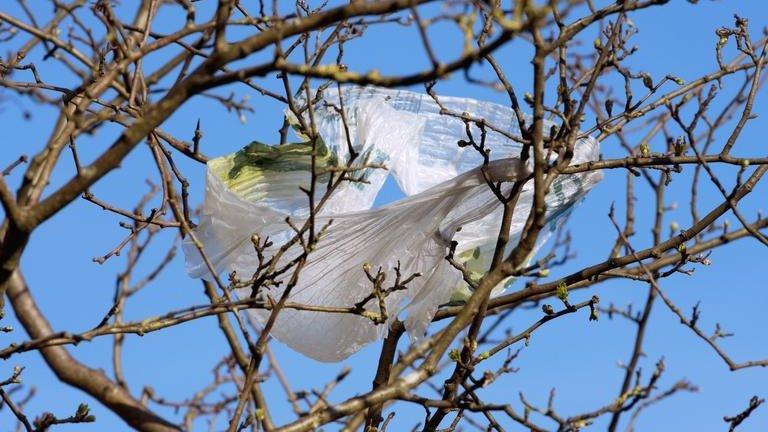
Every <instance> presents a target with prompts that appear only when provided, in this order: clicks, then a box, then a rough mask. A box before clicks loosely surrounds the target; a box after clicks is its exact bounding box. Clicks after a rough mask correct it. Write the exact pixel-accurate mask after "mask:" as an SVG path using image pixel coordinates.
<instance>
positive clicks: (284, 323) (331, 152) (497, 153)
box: [184, 87, 602, 361]
mask: <svg viewBox="0 0 768 432" xmlns="http://www.w3.org/2000/svg"><path fill="white" fill-rule="evenodd" d="M342 97H343V99H344V107H345V112H346V114H347V124H348V127H349V136H350V139H351V140H352V145H353V147H354V149H355V151H356V152H358V153H360V154H361V156H360V157H359V158H358V161H359V160H367V161H368V162H378V163H383V164H385V165H386V166H387V167H388V168H389V169H390V171H389V172H391V173H392V174H393V175H394V177H395V179H396V180H397V182H398V185H399V186H400V188H401V190H402V191H403V192H404V193H405V194H406V195H407V197H406V198H404V199H402V200H400V201H397V202H395V203H392V204H390V205H387V206H384V207H381V208H378V209H373V210H371V209H370V208H371V206H372V205H373V202H374V200H375V198H376V195H377V194H378V192H379V190H380V188H381V186H382V185H383V184H384V181H385V179H386V176H387V175H388V172H387V171H386V170H384V169H374V168H368V169H366V170H365V171H364V172H362V173H361V174H359V175H362V176H363V177H364V178H365V179H366V180H367V181H368V183H366V184H364V183H359V182H354V183H353V182H345V183H342V184H341V185H340V186H339V188H337V189H336V190H335V191H334V192H333V194H332V196H331V198H330V199H329V200H328V202H327V203H326V204H325V206H324V207H323V208H322V210H321V211H320V213H319V215H318V216H317V217H316V225H317V226H318V227H319V226H323V225H325V224H326V223H327V222H328V221H329V220H330V219H333V222H332V223H331V225H330V227H329V229H328V230H327V232H326V233H325V234H324V235H323V236H322V237H321V238H320V240H319V242H318V245H317V247H316V249H315V250H314V251H312V253H310V254H309V258H308V260H307V263H306V265H305V266H304V268H303V269H302V271H301V273H300V276H299V282H298V284H297V285H296V286H295V287H294V288H293V290H292V291H291V294H290V297H289V299H290V301H292V302H295V303H300V304H305V305H311V306H327V307H351V306H353V305H355V304H356V303H357V302H359V301H360V300H361V299H363V298H365V297H367V296H368V295H369V294H371V291H372V285H371V282H370V281H369V280H368V279H367V276H366V275H365V273H364V271H363V265H365V264H367V265H370V266H371V267H372V268H374V269H377V268H378V267H381V268H382V270H383V271H384V272H385V273H386V275H387V280H386V282H385V283H384V286H385V287H389V286H391V285H392V283H393V281H394V278H395V271H394V268H395V267H396V265H397V263H398V262H400V265H401V268H400V271H401V274H402V275H403V276H404V277H405V276H409V275H411V274H413V273H417V272H418V273H421V275H422V276H421V277H418V278H416V279H414V280H413V281H411V282H410V283H409V284H408V288H407V290H403V291H396V292H393V293H391V294H390V295H389V296H388V297H387V298H386V306H387V312H388V316H389V320H390V321H391V320H393V319H395V318H397V317H398V316H400V317H403V316H404V317H405V325H406V329H407V330H408V332H409V334H410V335H411V337H416V338H418V337H420V336H422V335H423V334H424V333H425V331H426V329H427V326H428V324H429V323H430V322H431V320H432V317H433V316H434V314H435V312H436V310H437V308H438V306H439V305H441V304H444V303H446V302H447V301H448V300H449V299H450V298H451V294H452V293H453V292H454V291H456V290H457V289H459V288H462V287H463V286H464V285H465V284H464V282H463V280H462V277H461V274H460V272H459V271H457V270H456V269H454V268H453V267H452V266H451V265H450V264H449V263H448V262H447V261H446V260H445V256H446V252H447V247H448V245H449V244H450V242H451V241H452V240H455V241H457V242H458V247H457V249H456V253H457V258H458V259H459V260H461V261H463V262H464V264H465V265H466V266H467V267H468V268H469V269H470V270H472V271H474V272H477V273H478V275H481V274H482V273H483V272H485V271H486V270H487V268H488V267H489V265H490V259H491V255H492V253H493V248H494V245H495V242H496V238H497V236H498V230H499V224H500V220H501V206H500V204H499V202H498V200H497V198H496V197H495V196H494V195H493V193H492V192H491V190H490V189H489V188H488V186H487V185H486V184H485V180H484V179H483V176H482V173H481V171H480V166H479V165H480V164H481V162H482V159H481V158H480V157H479V155H478V154H477V152H476V151H475V150H474V149H472V148H467V147H459V146H458V145H456V143H457V141H458V140H461V139H466V132H465V125H464V123H463V122H462V121H461V120H458V119H456V118H453V117H450V116H446V115H441V114H440V107H439V106H438V105H437V104H436V103H435V102H434V101H433V100H432V98H431V97H429V96H428V95H423V94H417V93H412V92H406V91H399V90H387V89H379V88H370V87H367V88H360V87H346V88H343V89H342ZM440 102H441V103H442V104H443V105H444V106H446V107H447V108H448V109H450V110H452V111H458V112H468V113H470V114H471V115H473V116H476V117H482V118H485V119H486V121H487V122H488V123H490V124H493V125H494V126H496V127H500V128H504V129H505V130H507V131H508V132H509V133H511V134H513V135H519V129H518V126H517V125H518V122H517V120H516V118H515V114H514V112H513V111H512V110H511V109H509V108H505V107H502V106H500V105H496V104H491V103H484V102H478V101H474V100H471V99H460V98H449V97H441V98H440ZM299 103H301V101H299ZM338 106H340V105H339V94H338V93H337V92H336V91H330V90H329V91H327V92H326V93H325V94H324V95H323V97H322V100H321V101H320V102H319V103H316V104H315V105H314V108H315V109H314V112H315V122H316V124H317V128H318V132H319V134H320V136H321V138H322V142H321V143H318V159H317V160H318V165H319V169H322V168H323V167H328V166H342V165H344V164H345V162H346V160H347V158H348V149H347V141H346V139H347V138H346V132H345V129H344V125H343V123H342V121H341V117H340V115H339V114H338V112H337V111H336V108H335V107H338ZM287 115H289V118H290V114H287ZM293 120H294V121H296V119H295V118H294V119H293ZM547 126H548V125H547ZM485 144H486V146H487V147H488V148H489V149H490V150H491V153H490V157H491V159H492V161H491V164H490V165H489V166H488V167H487V172H488V173H490V175H491V176H492V177H493V178H494V179H497V180H514V179H516V178H520V177H522V176H524V175H525V174H526V173H527V172H528V171H527V169H528V168H527V167H526V166H524V165H523V164H522V163H521V162H520V160H519V159H518V157H519V154H520V151H521V145H520V144H519V143H517V142H514V141H512V140H510V139H508V138H507V137H505V136H503V135H502V134H499V133H496V132H493V131H491V130H488V133H487V137H486V141H485ZM309 149H311V147H309V144H291V145H288V146H285V145H284V146H275V147H268V146H264V145H262V144H258V143H254V144H251V145H250V146H248V147H246V148H244V149H243V150H241V151H240V152H237V153H235V154H233V155H229V156H225V157H222V158H218V159H214V160H212V161H210V162H209V163H208V167H209V169H208V173H207V182H206V196H205V202H204V205H203V212H202V216H201V220H200V224H199V226H198V227H197V228H196V230H195V233H196V236H197V237H198V239H199V240H200V241H201V242H202V244H203V247H204V250H205V252H206V255H207V256H208V258H209V259H210V260H211V263H212V264H213V266H214V268H215V271H216V272H217V273H221V272H223V271H235V272H237V275H238V276H239V277H240V278H249V277H250V276H251V275H252V274H253V273H254V272H255V271H256V269H257V264H258V261H257V256H256V252H255V250H254V247H253V245H252V243H251V241H250V238H251V236H252V235H253V234H258V235H259V236H260V237H261V238H265V237H267V236H268V237H269V238H270V239H271V240H272V242H273V243H274V245H273V246H272V247H271V248H269V249H268V250H267V251H266V255H267V256H270V255H271V254H272V253H274V252H275V251H276V250H277V249H278V248H279V247H280V246H281V245H282V244H284V243H285V241H287V240H288V239H289V238H291V237H292V235H293V231H292V230H291V229H290V228H289V227H288V225H287V224H286V223H285V218H286V217H290V218H291V220H292V221H293V222H294V223H295V224H296V225H297V226H300V225H301V224H302V223H303V221H304V219H305V218H306V217H307V215H308V211H309V208H308V200H307V197H306V195H305V194H304V193H303V192H301V191H300V190H299V187H300V186H301V187H305V188H306V187H307V186H308V185H309V181H310V172H309V169H310V168H309V161H310V159H309V158H310V156H309V153H308V150H309ZM598 157H599V146H598V143H597V142H596V141H595V140H593V139H591V138H587V139H584V140H582V141H580V142H578V143H577V145H576V146H575V149H574V157H573V163H580V162H586V161H590V160H597V159H598ZM601 178H602V176H601V174H600V173H599V172H588V173H580V174H575V175H565V176H560V177H558V178H557V179H556V180H555V182H554V184H553V186H552V188H551V191H550V193H549V194H548V195H547V197H546V202H547V220H548V228H547V229H545V232H544V233H542V236H541V238H540V239H539V242H538V244H537V248H538V247H539V246H540V245H541V244H542V243H543V242H544V241H545V240H546V238H547V237H548V236H549V233H550V232H552V231H554V230H555V228H556V226H557V222H558V221H559V220H560V219H561V218H562V217H563V216H564V215H565V214H566V213H567V212H568V211H569V210H570V208H571V207H572V206H573V205H574V204H575V203H576V202H577V201H579V200H580V199H581V198H582V197H583V196H584V195H585V194H586V193H587V192H588V191H589V190H590V189H591V188H592V187H593V186H594V185H595V184H596V183H597V182H598V181H600V179H601ZM318 186H320V187H318V189H319V190H318V192H317V194H318V195H317V196H318V197H319V196H322V194H323V193H324V190H323V187H324V183H323V182H318ZM504 187H506V188H507V189H508V188H509V187H510V183H505V186H504ZM532 189H533V185H532V182H528V184H527V185H526V186H525V187H524V189H523V191H522V193H521V196H520V198H519V200H518V203H517V206H516V208H515V213H514V217H513V221H512V227H511V230H510V242H509V246H508V248H509V249H511V248H513V247H514V246H515V245H516V243H517V240H518V238H519V235H520V232H521V230H522V228H523V226H524V224H525V220H526V219H527V217H528V214H529V212H530V208H531V205H532ZM459 228H460V231H458V232H457V230H458V229H459ZM184 251H185V254H186V258H187V271H188V273H189V274H190V276H192V277H204V278H207V277H209V276H210V273H209V271H208V267H207V266H206V264H205V263H204V262H203V260H202V258H201V256H200V254H199V252H198V251H197V249H196V248H195V246H194V245H193V244H192V243H191V241H189V240H187V241H186V242H185V244H184ZM299 253H301V250H300V248H299V247H298V246H296V247H292V248H291V249H289V252H288V253H287V254H285V255H284V257H283V258H282V259H281V261H280V262H281V263H283V264H284V263H288V262H290V260H292V259H293V258H295V257H296V256H298V254H299ZM289 275H290V273H288V275H286V276H285V281H287V279H288V278H289ZM284 286H285V284H283V285H281V288H279V289H273V290H271V291H270V292H269V293H268V294H269V295H270V296H272V297H273V298H279V296H280V293H281V289H282V287H284ZM500 289H503V284H502V285H501V286H500V287H498V289H497V291H498V290H500ZM240 294H241V295H243V296H248V295H250V290H243V292H242V293H240ZM366 309H367V310H371V311H372V312H375V313H378V312H379V310H378V304H377V302H376V301H370V302H368V303H367V305H366ZM250 313H252V314H254V315H255V317H256V318H257V319H258V320H260V321H261V322H264V321H265V320H266V318H267V317H268V316H269V311H265V310H251V311H250ZM386 331H387V325H386V324H382V325H378V326H377V325H375V324H374V323H373V322H372V321H371V320H369V319H367V318H363V317H360V316H356V315H350V314H334V313H327V312H310V311H301V310H295V309H285V310H283V311H281V312H280V314H279V316H278V319H277V322H276V324H275V326H274V328H273V329H272V335H273V336H274V337H275V338H277V339H278V340H280V341H281V342H283V343H285V344H287V345H288V346H290V347H291V348H293V349H295V350H297V351H299V352H301V353H303V354H305V355H307V356H309V357H312V358H314V359H317V360H320V361H338V360H341V359H344V358H346V357H347V356H349V355H351V354H353V353H354V352H356V351H358V350H359V349H360V348H361V347H363V346H364V345H365V344H367V343H370V342H372V341H374V340H376V339H377V338H380V337H382V336H384V335H385V333H386Z"/></svg>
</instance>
